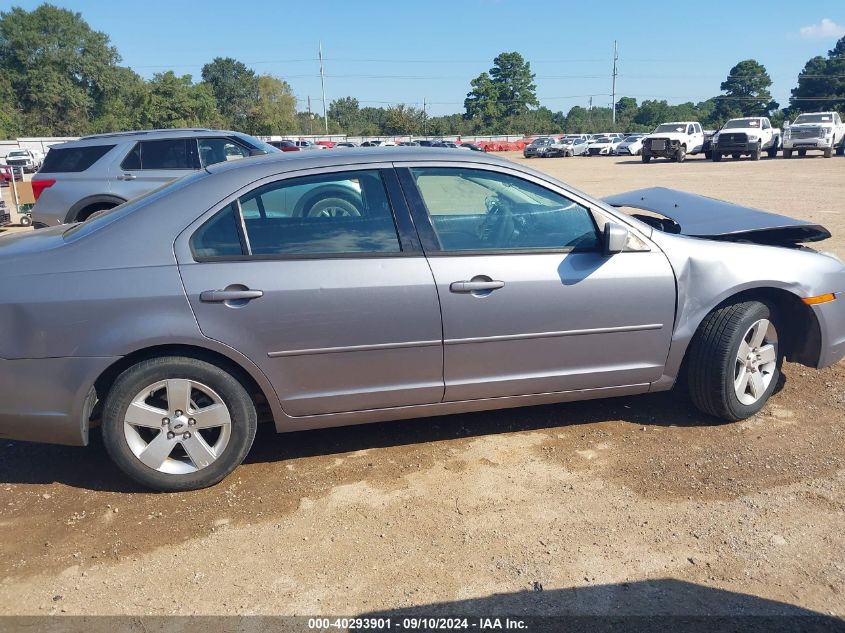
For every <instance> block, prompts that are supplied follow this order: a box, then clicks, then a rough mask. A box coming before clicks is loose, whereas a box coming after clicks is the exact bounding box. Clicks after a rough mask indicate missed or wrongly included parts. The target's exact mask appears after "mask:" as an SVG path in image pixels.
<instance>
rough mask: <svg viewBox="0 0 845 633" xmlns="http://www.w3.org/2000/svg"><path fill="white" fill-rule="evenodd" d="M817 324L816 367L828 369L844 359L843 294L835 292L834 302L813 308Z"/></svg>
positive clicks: (844, 311) (844, 305)
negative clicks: (819, 347) (819, 335)
mask: <svg viewBox="0 0 845 633" xmlns="http://www.w3.org/2000/svg"><path fill="white" fill-rule="evenodd" d="M813 312H814V313H815V315H816V319H817V320H818V322H819V331H820V332H821V349H820V350H819V361H818V365H817V367H819V368H820V369H821V368H822V367H828V366H830V365H833V364H834V363H837V362H839V361H840V360H842V359H843V358H845V292H837V293H836V300H834V301H829V302H828V303H820V304H818V305H814V306H813Z"/></svg>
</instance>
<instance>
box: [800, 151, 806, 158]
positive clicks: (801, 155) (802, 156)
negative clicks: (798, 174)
mask: <svg viewBox="0 0 845 633" xmlns="http://www.w3.org/2000/svg"><path fill="white" fill-rule="evenodd" d="M798 155H799V156H800V157H801V158H804V157H805V156H806V155H807V150H805V149H799V150H798Z"/></svg>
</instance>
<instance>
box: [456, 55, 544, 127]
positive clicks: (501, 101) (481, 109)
mask: <svg viewBox="0 0 845 633" xmlns="http://www.w3.org/2000/svg"><path fill="white" fill-rule="evenodd" d="M470 87H471V88H472V90H470V92H469V93H468V94H467V96H466V99H465V100H464V109H465V111H466V115H465V116H466V118H468V119H474V118H478V119H481V121H482V122H483V123H484V125H485V126H487V127H495V126H496V124H497V123H500V122H501V121H502V119H504V118H507V117H513V116H517V115H521V114H525V113H526V112H528V110H529V108H530V107H531V106H539V105H540V102H539V101H538V100H537V86H536V85H535V84H534V73H532V72H531V64H530V63H529V62H527V61H525V59H523V57H522V55H520V54H519V53H517V52H511V53H500V54H499V55H497V56H496V58H495V59H494V60H493V67H492V68H491V69H490V71H489V72H485V73H481V74H480V75H479V76H478V77H476V78H475V79H473V80H472V81H471V82H470Z"/></svg>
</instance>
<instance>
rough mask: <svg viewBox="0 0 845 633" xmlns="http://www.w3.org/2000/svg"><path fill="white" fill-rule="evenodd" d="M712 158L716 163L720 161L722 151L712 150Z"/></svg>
mask: <svg viewBox="0 0 845 633" xmlns="http://www.w3.org/2000/svg"><path fill="white" fill-rule="evenodd" d="M710 158H711V159H712V160H713V162H714V163H718V162H719V161H720V160H722V154H721V152H712V153H711V155H710Z"/></svg>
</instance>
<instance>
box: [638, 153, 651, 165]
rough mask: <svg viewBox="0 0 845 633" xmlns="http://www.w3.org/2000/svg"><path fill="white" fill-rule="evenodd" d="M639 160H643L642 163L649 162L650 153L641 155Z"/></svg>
mask: <svg viewBox="0 0 845 633" xmlns="http://www.w3.org/2000/svg"><path fill="white" fill-rule="evenodd" d="M640 160H641V161H643V162H644V163H650V162H651V154H643V155H641V156H640Z"/></svg>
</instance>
